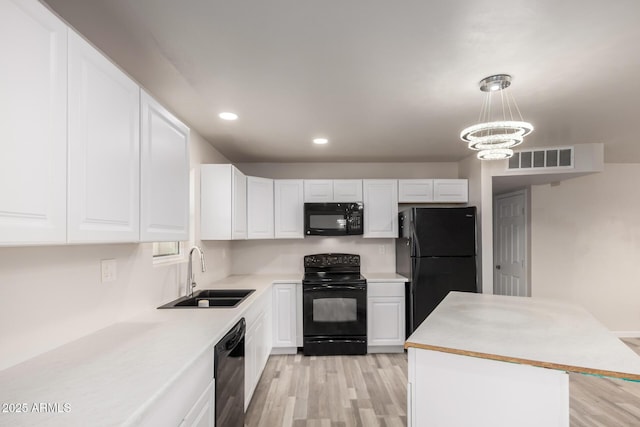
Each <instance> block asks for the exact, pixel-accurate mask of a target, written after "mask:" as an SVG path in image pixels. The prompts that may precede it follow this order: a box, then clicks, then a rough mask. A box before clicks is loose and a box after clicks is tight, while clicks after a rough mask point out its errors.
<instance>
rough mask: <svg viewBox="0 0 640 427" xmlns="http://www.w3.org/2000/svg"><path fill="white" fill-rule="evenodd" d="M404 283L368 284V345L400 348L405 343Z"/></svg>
mask: <svg viewBox="0 0 640 427" xmlns="http://www.w3.org/2000/svg"><path fill="white" fill-rule="evenodd" d="M404 301H405V298H404V283H368V284H367V341H368V342H367V345H368V346H369V347H375V346H400V349H401V347H402V346H403V345H404V341H405V303H404Z"/></svg>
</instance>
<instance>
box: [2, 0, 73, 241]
mask: <svg viewBox="0 0 640 427" xmlns="http://www.w3.org/2000/svg"><path fill="white" fill-rule="evenodd" d="M0 52H2V57H3V60H2V65H1V66H0V111H1V112H2V114H0V135H2V143H1V146H2V152H1V154H0V245H22V244H52V243H64V242H65V240H66V191H67V190H66V185H67V184H66V174H67V150H66V147H67V27H66V25H65V24H64V23H63V22H62V21H60V20H59V19H58V18H57V17H55V16H54V15H53V14H52V13H51V12H49V11H48V10H47V9H46V8H45V7H44V6H42V5H41V4H40V3H38V2H37V1H35V0H15V1H11V0H0Z"/></svg>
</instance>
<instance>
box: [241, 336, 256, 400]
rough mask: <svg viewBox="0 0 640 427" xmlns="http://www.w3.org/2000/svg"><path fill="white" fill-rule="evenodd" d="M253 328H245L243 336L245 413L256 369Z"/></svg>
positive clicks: (253, 384)
mask: <svg viewBox="0 0 640 427" xmlns="http://www.w3.org/2000/svg"><path fill="white" fill-rule="evenodd" d="M255 341H256V333H255V328H254V327H251V328H247V331H246V333H245V336H244V410H245V412H246V410H247V408H248V407H249V403H250V402H251V396H253V389H254V386H255V379H256V369H257V363H256V361H257V359H258V355H257V350H256V342H255Z"/></svg>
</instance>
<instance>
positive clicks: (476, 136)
mask: <svg viewBox="0 0 640 427" xmlns="http://www.w3.org/2000/svg"><path fill="white" fill-rule="evenodd" d="M509 86H511V76H510V75H508V74H496V75H495V76H489V77H487V78H485V79H482V80H481V81H480V90H481V91H482V92H485V94H486V95H485V98H484V102H483V103H482V108H481V109H480V118H479V119H478V124H475V125H473V126H469V127H468V128H465V129H464V130H463V131H462V132H460V138H461V139H462V140H463V141H465V142H466V143H467V144H468V145H467V146H468V147H469V148H470V149H472V150H477V151H478V158H479V159H480V160H500V159H508V158H509V157H511V156H513V150H512V148H513V147H515V146H516V145H519V144H522V142H523V141H524V137H525V136H527V135H529V134H530V133H531V132H532V131H533V126H532V125H531V123H528V122H525V121H523V120H522V114H520V110H519V109H518V104H516V100H515V98H514V97H513V95H512V94H511V92H510V91H509V90H507V88H508V87H509ZM498 94H499V96H498ZM514 114H516V116H515V118H516V119H515V120H514Z"/></svg>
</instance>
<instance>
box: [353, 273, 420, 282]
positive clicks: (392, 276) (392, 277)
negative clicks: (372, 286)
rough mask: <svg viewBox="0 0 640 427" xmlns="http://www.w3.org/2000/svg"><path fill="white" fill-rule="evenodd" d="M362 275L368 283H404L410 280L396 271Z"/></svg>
mask: <svg viewBox="0 0 640 427" xmlns="http://www.w3.org/2000/svg"><path fill="white" fill-rule="evenodd" d="M362 275H363V276H364V277H365V278H366V279H367V283H385V282H389V283H396V282H400V283H404V282H407V281H409V279H407V278H406V277H404V276H401V275H399V274H396V273H362Z"/></svg>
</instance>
